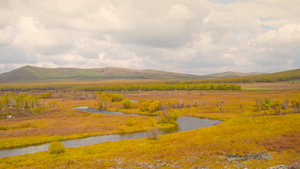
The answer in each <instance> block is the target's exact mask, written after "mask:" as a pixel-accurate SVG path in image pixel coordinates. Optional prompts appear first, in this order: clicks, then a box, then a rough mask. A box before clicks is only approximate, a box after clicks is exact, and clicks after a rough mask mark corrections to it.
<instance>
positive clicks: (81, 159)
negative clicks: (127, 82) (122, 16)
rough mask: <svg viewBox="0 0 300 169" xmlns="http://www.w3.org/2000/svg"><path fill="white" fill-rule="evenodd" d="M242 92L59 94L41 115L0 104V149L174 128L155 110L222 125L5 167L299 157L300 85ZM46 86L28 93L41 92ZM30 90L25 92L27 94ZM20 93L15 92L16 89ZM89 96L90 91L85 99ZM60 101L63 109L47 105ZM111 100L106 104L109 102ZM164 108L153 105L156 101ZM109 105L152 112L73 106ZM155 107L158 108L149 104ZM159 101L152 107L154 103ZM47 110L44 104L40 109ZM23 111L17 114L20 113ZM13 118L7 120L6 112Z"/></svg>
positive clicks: (35, 157) (249, 164)
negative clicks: (114, 96)
mask: <svg viewBox="0 0 300 169" xmlns="http://www.w3.org/2000/svg"><path fill="white" fill-rule="evenodd" d="M238 85H240V86H242V88H241V90H162V91H157V90H156V91H128V92H118V93H120V94H121V95H122V96H123V97H124V100H137V101H138V102H135V103H130V106H128V107H127V106H125V105H126V104H125V102H112V101H111V102H109V104H107V103H106V102H104V101H106V100H107V97H104V96H106V95H105V94H103V95H102V96H103V97H98V96H97V94H95V92H88V91H86V92H84V93H83V92H82V91H81V92H77V93H74V92H66V91H64V92H61V91H59V90H49V91H47V92H51V93H52V95H51V97H49V98H44V99H41V100H42V101H40V103H41V106H42V107H44V108H43V109H42V110H41V111H39V112H36V113H31V112H34V111H31V112H29V113H28V112H27V113H23V114H22V113H21V112H22V111H19V113H16V112H14V111H12V110H9V109H6V110H5V111H2V110H1V113H2V114H4V113H6V114H5V115H6V116H5V115H3V116H1V119H0V126H1V128H0V145H1V146H0V149H4V148H13V147H20V146H26V145H33V144H41V143H45V142H52V141H57V140H58V141H59V140H65V139H75V138H82V137H88V136H95V135H105V134H113V133H127V132H137V131H147V130H149V129H151V128H154V127H158V128H171V127H174V124H173V123H160V122H159V121H158V120H157V119H158V118H157V116H159V115H161V114H163V113H165V112H166V110H165V108H166V107H167V108H168V110H169V111H171V110H174V111H178V112H180V114H181V115H185V116H193V117H199V118H208V119H218V120H222V121H223V123H221V124H218V125H215V126H212V127H208V128H202V129H196V130H191V131H186V132H180V133H173V134H167V135H159V136H158V139H151V140H148V139H147V138H144V139H135V140H126V141H117V142H106V143H100V144H95V145H90V146H84V147H78V148H67V149H66V152H65V153H62V154H50V153H49V152H47V151H46V152H39V153H34V154H26V155H21V156H14V157H5V158H1V159H0V168H18V167H19V168H76V167H77V168H196V167H198V168H202V167H208V168H225V167H227V168H245V167H246V168H268V167H271V166H275V165H296V164H297V162H298V164H299V163H300V161H299V157H300V156H299V155H300V144H299V143H300V137H299V136H300V110H299V100H300V88H299V86H300V85H299V84H297V83H285V82H280V83H245V84H238ZM42 92H45V91H35V92H32V91H31V92H28V93H30V94H33V95H34V96H37V97H38V96H39V95H40V94H41V93H42ZM28 93H25V95H27V94H28ZM17 94H18V93H15V95H17ZM83 96H84V97H83ZM52 102H55V103H57V105H58V106H57V107H55V108H54V107H51V106H49V105H50V104H49V103H52ZM104 103H105V104H104ZM156 104H157V105H158V106H155V105H156ZM99 105H104V107H103V108H106V109H108V110H112V111H116V110H117V111H121V112H125V113H136V114H146V115H152V116H111V115H101V114H92V113H86V112H82V111H79V110H75V109H71V108H72V107H77V106H89V107H94V108H99ZM150 105H152V106H150ZM153 107H154V108H153ZM40 109H41V108H40ZM20 113H21V115H18V114H20ZM8 114H9V115H11V116H14V118H7V115H8Z"/></svg>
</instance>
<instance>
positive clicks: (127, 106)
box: [122, 100, 131, 109]
mask: <svg viewBox="0 0 300 169" xmlns="http://www.w3.org/2000/svg"><path fill="white" fill-rule="evenodd" d="M122 104H123V107H124V108H125V109H130V108H131V102H130V100H123V101H122Z"/></svg>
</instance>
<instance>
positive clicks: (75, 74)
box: [0, 66, 262, 83]
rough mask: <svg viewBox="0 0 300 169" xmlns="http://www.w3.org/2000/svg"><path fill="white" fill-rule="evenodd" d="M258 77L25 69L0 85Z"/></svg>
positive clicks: (2, 79) (12, 73) (10, 74)
mask: <svg viewBox="0 0 300 169" xmlns="http://www.w3.org/2000/svg"><path fill="white" fill-rule="evenodd" d="M257 74H262V73H238V72H223V73H216V74H209V75H193V74H184V73H175V72H167V71H159V70H137V69H127V68H117V67H107V68H92V69H82V68H42V67H35V66H24V67H21V68H18V69H15V70H13V71H10V72H6V73H2V74H0V83H51V82H75V81H80V82H93V81H101V80H108V79H149V80H199V79H211V78H228V77H242V76H249V75H257Z"/></svg>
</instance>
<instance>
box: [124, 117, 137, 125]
mask: <svg viewBox="0 0 300 169" xmlns="http://www.w3.org/2000/svg"><path fill="white" fill-rule="evenodd" d="M134 124H136V121H135V119H134V118H132V117H128V118H127V119H126V125H127V126H133V125H134Z"/></svg>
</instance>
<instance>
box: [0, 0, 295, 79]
mask: <svg viewBox="0 0 300 169" xmlns="http://www.w3.org/2000/svg"><path fill="white" fill-rule="evenodd" d="M299 16H300V2H299V1H298V0H289V1H280V0H273V1H269V0H247V1H244V0H229V1H226V3H225V1H220V0H213V1H212V0H190V1H181V0H166V1H161V0H151V1H150V0H145V1H142V2H141V1H138V0H128V1H119V0H87V1H84V0H76V1H73V0H64V1H61V0H51V1H50V0H44V1H38V0H28V1H26V2H25V1H1V6H0V61H1V64H2V66H1V67H0V72H3V71H7V70H11V69H13V68H15V66H18V65H25V64H32V65H37V66H50V67H59V66H68V67H106V66H115V67H127V68H141V69H160V70H171V71H177V72H186V73H196V74H205V73H215V72H219V71H228V70H231V71H242V72H251V71H258V72H266V71H271V72H274V71H281V70H285V69H293V68H299V66H300V58H299V56H298V53H300V49H299V47H298V46H300V33H299V32H300V26H299V25H300V18H299ZM99 56H100V57H99Z"/></svg>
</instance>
